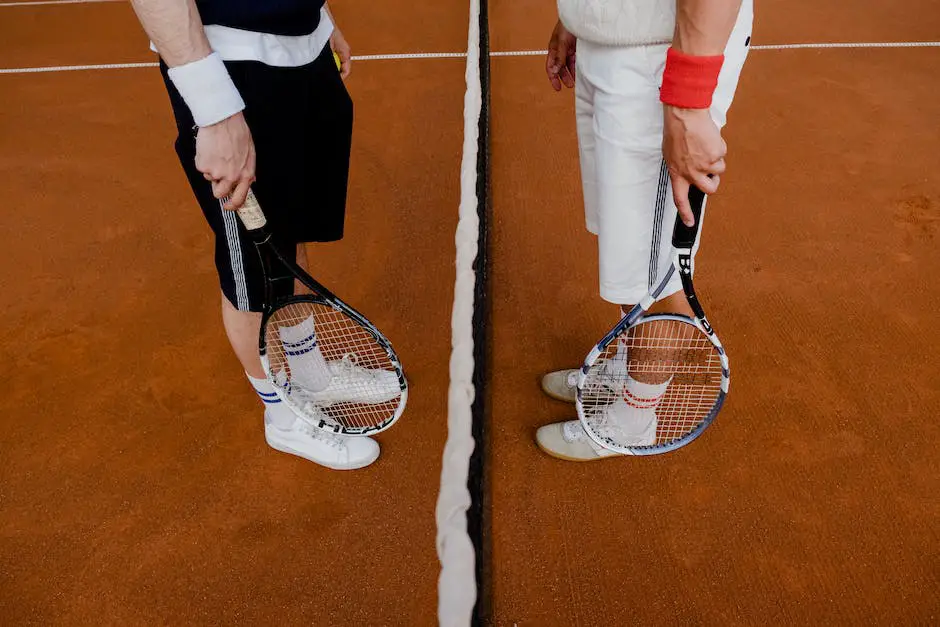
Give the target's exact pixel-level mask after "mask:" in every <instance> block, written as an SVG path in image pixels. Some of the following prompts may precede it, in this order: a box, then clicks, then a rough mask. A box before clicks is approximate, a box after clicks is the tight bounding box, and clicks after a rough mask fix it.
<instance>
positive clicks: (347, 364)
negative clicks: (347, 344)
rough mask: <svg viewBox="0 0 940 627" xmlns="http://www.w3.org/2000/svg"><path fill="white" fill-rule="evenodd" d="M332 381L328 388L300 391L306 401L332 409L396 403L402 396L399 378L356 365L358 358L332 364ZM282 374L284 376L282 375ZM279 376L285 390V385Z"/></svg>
mask: <svg viewBox="0 0 940 627" xmlns="http://www.w3.org/2000/svg"><path fill="white" fill-rule="evenodd" d="M327 367H328V368H329V370H330V375H331V377H330V382H329V384H328V385H327V386H326V388H324V389H322V390H320V391H318V392H314V391H311V390H309V389H304V390H297V389H295V390H294V392H293V393H298V392H299V394H298V396H300V397H301V398H302V400H303V401H305V402H309V403H313V404H314V405H320V406H321V407H329V406H330V405H333V404H336V403H366V404H371V405H375V404H379V403H385V402H387V401H391V400H394V399H396V398H398V397H399V396H401V385H400V384H399V382H398V375H397V374H396V373H395V372H392V371H391V370H383V369H381V368H363V367H362V366H360V365H358V364H357V363H356V359H355V358H354V357H351V356H349V355H347V356H346V357H344V358H343V359H341V360H336V361H328V362H327ZM278 374H281V373H278ZM283 378H286V377H279V378H278V383H279V384H280V385H281V387H282V388H283V387H285V384H284V383H283V382H282V381H281V379H283Z"/></svg>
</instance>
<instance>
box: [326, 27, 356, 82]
mask: <svg viewBox="0 0 940 627" xmlns="http://www.w3.org/2000/svg"><path fill="white" fill-rule="evenodd" d="M330 48H332V49H333V52H335V53H336V55H337V56H338V57H339V63H340V69H339V75H340V76H342V77H343V79H344V80H345V78H346V77H347V76H349V73H350V72H351V71H352V50H351V49H350V47H349V43H348V42H347V41H346V38H345V37H343V33H342V31H340V30H339V29H338V28H336V27H334V28H333V34H332V35H331V36H330Z"/></svg>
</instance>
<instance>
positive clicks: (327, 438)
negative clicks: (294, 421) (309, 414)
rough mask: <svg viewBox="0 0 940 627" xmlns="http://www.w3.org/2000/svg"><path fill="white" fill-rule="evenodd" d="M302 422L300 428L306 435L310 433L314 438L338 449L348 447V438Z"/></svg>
mask: <svg viewBox="0 0 940 627" xmlns="http://www.w3.org/2000/svg"><path fill="white" fill-rule="evenodd" d="M299 422H300V430H301V432H303V433H304V434H305V435H309V436H310V437H311V438H313V439H314V440H319V441H320V442H324V443H326V444H327V445H328V446H332V447H334V448H336V449H339V450H343V449H345V448H346V439H345V438H343V437H340V436H338V435H333V434H332V433H327V432H326V431H323V430H322V429H317V428H316V427H312V426H310V425H308V424H307V423H305V422H304V421H302V420H301V421H299Z"/></svg>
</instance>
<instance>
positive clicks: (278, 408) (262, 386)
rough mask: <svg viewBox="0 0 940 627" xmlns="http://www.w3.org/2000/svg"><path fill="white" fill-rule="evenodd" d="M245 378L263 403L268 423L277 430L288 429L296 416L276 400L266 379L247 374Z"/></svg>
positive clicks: (276, 397)
mask: <svg viewBox="0 0 940 627" xmlns="http://www.w3.org/2000/svg"><path fill="white" fill-rule="evenodd" d="M245 376H247V377H248V380H249V381H250V382H251V387H253V388H254V389H255V392H257V393H258V397H259V398H260V399H261V402H262V403H264V409H265V413H266V414H267V416H268V420H269V421H270V423H271V424H273V425H274V426H275V427H277V428H278V429H282V430H283V429H290V427H291V425H293V424H294V420H295V419H296V418H297V416H296V415H295V414H294V412H293V411H291V409H290V407H288V406H287V405H285V404H284V403H283V402H282V401H281V399H280V398H278V396H277V393H276V392H275V391H274V386H273V385H271V383H270V382H269V381H268V380H267V379H256V378H254V377H253V376H251V375H250V374H248V373H247V372H246V373H245Z"/></svg>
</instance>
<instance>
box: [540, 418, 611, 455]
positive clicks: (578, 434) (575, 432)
mask: <svg viewBox="0 0 940 627" xmlns="http://www.w3.org/2000/svg"><path fill="white" fill-rule="evenodd" d="M535 441H536V443H537V444H538V445H539V448H540V449H542V450H543V451H545V452H546V453H548V454H549V455H551V456H552V457H557V458H558V459H563V460H565V461H569V462H591V461H595V460H598V459H604V458H606V457H614V456H618V455H621V454H620V453H617V452H616V451H611V450H610V449H606V448H604V447H603V446H600V445H599V444H598V443H597V442H595V441H594V440H592V439H591V436H589V435H588V434H587V432H586V431H585V430H584V427H582V426H581V421H580V420H569V421H567V422H554V423H552V424H548V425H545V426H544V427H541V428H540V429H539V430H538V431H537V432H536V434H535Z"/></svg>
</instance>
